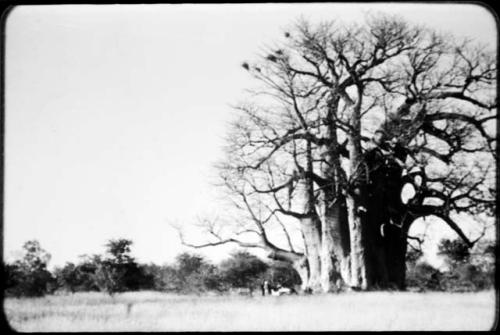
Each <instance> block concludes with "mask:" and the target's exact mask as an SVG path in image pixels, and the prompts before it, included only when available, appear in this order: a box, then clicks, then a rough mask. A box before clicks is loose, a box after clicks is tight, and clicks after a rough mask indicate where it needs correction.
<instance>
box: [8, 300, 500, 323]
mask: <svg viewBox="0 0 500 335" xmlns="http://www.w3.org/2000/svg"><path fill="white" fill-rule="evenodd" d="M4 312H5V314H6V317H7V319H8V320H9V322H10V324H11V326H12V327H13V328H14V329H15V330H18V331H23V332H31V331H42V332H45V331H56V332H57V331H70V332H72V331H215V330H219V331H245V330H247V331H293V330H301V331H303V330H316V331H321V330H489V329H491V328H492V327H493V326H494V324H495V317H496V306H495V292H493V291H488V292H480V293H455V294H453V293H411V292H405V293H388V292H383V293H381V292H368V293H358V292H351V293H343V294H337V295H335V294H332V295H320V296H281V297H273V296H270V297H261V296H254V297H244V296H181V295H173V294H163V293H158V292H130V293H124V294H119V295H116V296H114V297H109V296H107V295H105V294H101V293H77V294H71V295H59V296H48V297H44V298H36V299H10V298H9V299H6V300H5V301H4Z"/></svg>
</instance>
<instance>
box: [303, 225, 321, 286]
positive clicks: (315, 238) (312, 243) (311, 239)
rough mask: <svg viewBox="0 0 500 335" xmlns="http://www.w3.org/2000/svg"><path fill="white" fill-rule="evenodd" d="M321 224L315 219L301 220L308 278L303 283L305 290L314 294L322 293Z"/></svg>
mask: <svg viewBox="0 0 500 335" xmlns="http://www.w3.org/2000/svg"><path fill="white" fill-rule="evenodd" d="M318 226H319V222H318V219H317V218H315V217H310V218H305V219H301V228H302V235H303V236H304V244H305V246H306V250H305V254H306V258H307V267H308V278H307V280H306V282H303V284H305V285H303V286H304V287H303V289H306V290H310V291H312V292H319V291H321V282H320V279H321V269H322V264H321V259H320V250H321V236H320V231H319V227H318Z"/></svg>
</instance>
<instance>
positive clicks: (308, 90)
mask: <svg viewBox="0 0 500 335" xmlns="http://www.w3.org/2000/svg"><path fill="white" fill-rule="evenodd" d="M495 57H496V55H495V53H494V52H493V51H489V50H487V49H486V48H485V47H482V46H479V45H474V43H472V42H471V41H468V40H464V41H458V40H456V39H455V38H452V37H451V36H446V35H441V34H438V33H436V32H435V31H433V30H431V29H428V28H425V27H420V26H414V25H410V24H409V23H407V22H405V21H403V20H401V19H399V18H397V17H388V16H383V15H378V16H370V17H367V19H366V22H365V23H364V24H362V25H357V24H352V25H343V24H339V23H336V22H326V23H321V24H318V25H311V24H309V23H307V22H299V23H298V24H296V25H295V26H294V28H293V29H291V30H290V31H287V32H285V34H284V38H283V41H282V42H279V43H277V44H276V45H275V46H273V47H269V48H266V51H265V53H264V54H263V55H262V56H261V57H260V58H259V59H258V60H257V61H255V62H253V63H250V62H245V63H243V68H244V69H245V70H247V71H248V72H249V73H250V74H251V75H253V76H254V77H255V79H256V80H257V81H258V82H259V83H260V84H261V86H260V87H259V89H258V90H255V91H253V94H252V96H251V98H250V99H249V101H248V102H246V103H243V104H241V105H239V106H238V107H237V108H236V109H237V111H238V112H239V113H238V118H237V119H236V120H235V122H234V123H233V124H232V125H231V129H230V130H229V135H228V138H227V143H228V145H227V150H226V153H227V154H226V157H225V160H224V161H223V162H221V163H220V164H219V166H218V168H219V171H220V176H221V180H222V184H223V185H224V187H225V188H226V190H227V191H228V192H229V195H230V198H231V199H232V201H233V202H234V204H235V206H236V208H239V209H241V210H242V211H243V212H244V213H246V216H244V217H242V218H243V219H241V220H237V221H236V222H230V223H228V222H225V223H222V225H223V226H224V227H220V225H221V224H220V223H214V222H210V223H208V224H206V228H207V231H208V232H209V233H210V235H211V237H212V238H213V239H212V240H210V241H208V242H206V243H199V244H195V243H190V242H187V241H184V242H185V243H186V244H190V245H192V246H196V247H204V246H208V245H218V244H223V243H229V242H233V243H238V244H240V245H241V246H245V247H261V248H264V249H267V250H269V251H270V257H272V258H278V259H281V260H286V261H289V262H291V263H292V264H293V265H294V266H295V268H296V269H297V270H298V272H299V273H300V275H301V278H302V280H303V286H304V288H308V289H310V290H312V291H331V290H334V289H336V287H337V285H338V283H339V281H341V282H343V283H344V284H345V285H347V286H350V287H353V288H358V289H362V290H367V289H374V288H388V287H395V288H399V289H403V288H404V287H405V255H406V248H407V241H408V239H409V238H411V236H409V235H408V232H409V229H410V227H411V225H412V224H413V223H414V222H415V221H416V220H417V219H419V218H422V217H429V216H433V217H435V218H436V219H437V220H442V221H443V222H445V223H446V224H447V225H448V226H449V227H450V228H451V229H453V230H454V231H455V232H456V233H457V234H458V236H460V238H461V239H463V240H464V241H465V243H466V244H467V245H469V246H470V247H472V246H473V245H474V243H475V242H476V240H477V238H476V237H471V236H467V234H466V233H464V231H463V230H462V228H461V225H460V222H459V216H458V215H459V214H462V213H467V214H469V215H472V216H474V215H477V214H478V213H486V214H487V215H490V216H493V215H494V214H493V213H494V210H495V198H496V189H495V185H494V178H495V160H496V128H495V123H496V71H497V70H496V60H495ZM403 189H405V190H407V191H408V192H407V193H408V194H410V196H406V197H405V199H403V198H402V190H403ZM292 219H293V220H292ZM295 228H296V229H297V230H298V231H300V235H299V237H300V238H299V239H298V240H299V242H297V238H295V239H294V238H293V236H294V235H296V234H294V233H293V231H294V229H295ZM219 229H223V230H224V233H221V230H219ZM279 236H281V237H279ZM283 241H284V242H286V243H283ZM280 243H281V244H280ZM339 279H340V280H339ZM336 283H337V284H336Z"/></svg>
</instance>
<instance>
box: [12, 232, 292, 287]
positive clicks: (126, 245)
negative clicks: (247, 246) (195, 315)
mask: <svg viewBox="0 0 500 335" xmlns="http://www.w3.org/2000/svg"><path fill="white" fill-rule="evenodd" d="M131 246H132V241H130V240H126V239H117V240H110V241H108V242H107V244H106V250H105V253H104V254H96V255H85V256H82V257H80V261H79V262H78V263H77V264H74V263H66V264H65V265H64V266H63V267H58V268H55V269H54V270H53V271H52V272H50V271H49V270H48V269H47V264H48V262H49V260H50V254H49V253H47V252H46V251H45V250H44V249H42V247H41V246H40V243H39V242H38V241H28V242H26V243H25V244H24V246H23V252H24V256H23V257H22V258H21V259H19V260H17V261H15V262H12V263H7V264H3V267H4V276H3V278H4V284H5V295H6V296H15V297H21V296H43V295H45V294H53V293H56V292H82V291H101V292H107V293H109V294H114V293H117V292H125V291H137V290H157V291H165V292H175V293H203V292H207V291H215V292H220V293H223V292H228V291H230V290H231V289H237V288H245V289H246V290H247V292H252V291H255V290H260V287H261V285H262V283H263V282H264V280H266V281H268V283H269V284H270V285H272V286H275V287H277V286H286V287H296V286H298V285H300V277H299V275H298V274H297V273H296V271H295V270H294V269H293V268H292V267H291V266H289V265H288V264H286V263H281V262H272V263H269V262H264V261H263V260H261V259H260V258H258V257H256V256H255V255H252V254H250V253H248V252H247V251H237V252H234V253H232V254H231V255H230V256H229V258H227V259H226V260H224V261H222V262H220V263H219V264H217V265H216V264H213V263H211V262H210V261H208V260H207V259H206V258H204V257H203V256H200V255H197V254H191V253H181V254H179V255H177V257H176V259H175V262H174V263H173V264H171V265H162V266H160V265H156V264H141V263H138V262H137V261H136V260H135V258H134V257H132V256H131Z"/></svg>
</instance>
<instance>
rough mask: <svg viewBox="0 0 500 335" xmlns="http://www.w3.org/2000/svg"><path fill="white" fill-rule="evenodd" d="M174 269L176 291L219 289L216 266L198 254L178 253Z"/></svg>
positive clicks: (197, 291)
mask: <svg viewBox="0 0 500 335" xmlns="http://www.w3.org/2000/svg"><path fill="white" fill-rule="evenodd" d="M175 270H176V272H177V278H176V281H177V283H178V285H177V290H178V291H181V292H184V293H187V292H196V293H199V292H204V291H207V290H214V289H217V290H218V289H219V280H218V274H217V268H216V267H215V266H214V265H213V264H210V263H209V262H208V261H207V260H205V258H203V257H202V256H200V255H194V254H189V253H181V254H179V255H178V256H177V257H176V266H175Z"/></svg>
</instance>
